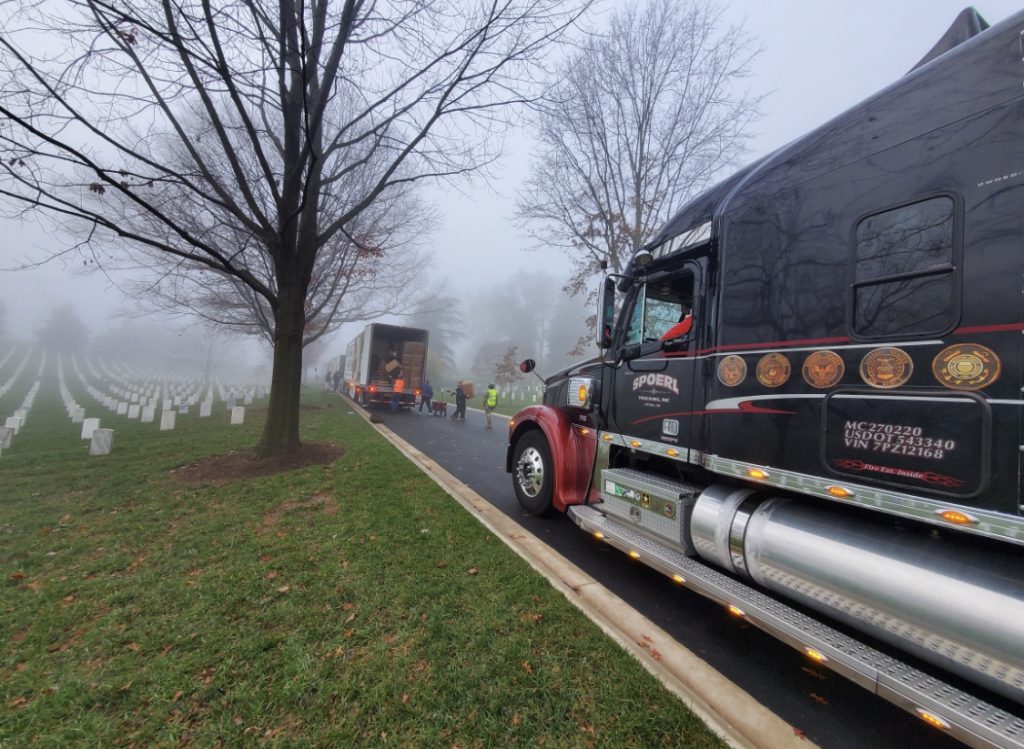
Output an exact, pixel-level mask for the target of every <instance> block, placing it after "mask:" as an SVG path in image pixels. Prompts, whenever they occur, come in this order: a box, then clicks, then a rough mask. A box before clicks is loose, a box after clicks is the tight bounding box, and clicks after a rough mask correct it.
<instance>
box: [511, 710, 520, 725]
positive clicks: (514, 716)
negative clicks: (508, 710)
mask: <svg viewBox="0 0 1024 749" xmlns="http://www.w3.org/2000/svg"><path fill="white" fill-rule="evenodd" d="M522 722H523V716H522V715H520V714H519V713H512V725H514V726H518V725H520V724H522Z"/></svg>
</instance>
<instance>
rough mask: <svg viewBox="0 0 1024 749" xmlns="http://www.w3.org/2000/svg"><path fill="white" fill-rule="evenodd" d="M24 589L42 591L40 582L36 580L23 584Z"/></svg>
mask: <svg viewBox="0 0 1024 749" xmlns="http://www.w3.org/2000/svg"><path fill="white" fill-rule="evenodd" d="M25 587H26V588H28V589H29V590H42V589H43V584H42V583H41V582H39V581H38V580H33V581H32V582H30V583H25Z"/></svg>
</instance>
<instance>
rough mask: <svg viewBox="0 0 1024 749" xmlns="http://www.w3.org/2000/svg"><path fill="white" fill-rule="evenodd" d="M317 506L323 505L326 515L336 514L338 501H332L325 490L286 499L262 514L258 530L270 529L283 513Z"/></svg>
mask: <svg viewBox="0 0 1024 749" xmlns="http://www.w3.org/2000/svg"><path fill="white" fill-rule="evenodd" d="M319 507H323V510H324V512H325V513H326V514H328V515H336V514H337V513H338V503H337V502H335V501H334V497H332V496H331V495H330V494H328V493H327V492H317V493H316V494H314V495H313V496H312V497H310V498H309V499H286V500H285V501H284V502H282V503H281V504H279V505H278V506H277V507H275V508H274V509H273V510H271V511H270V512H268V513H267V514H266V515H264V517H263V522H262V523H260V527H259V529H258V530H259V531H260V532H266V531H268V530H270V529H271V528H273V527H274V526H275V525H277V523H278V521H279V520H280V519H281V518H282V517H284V515H285V513H287V512H291V511H292V510H315V509H317V508H319Z"/></svg>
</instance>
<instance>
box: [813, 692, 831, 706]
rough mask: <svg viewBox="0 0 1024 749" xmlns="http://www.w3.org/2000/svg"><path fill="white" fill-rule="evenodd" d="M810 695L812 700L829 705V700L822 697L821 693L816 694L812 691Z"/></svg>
mask: <svg viewBox="0 0 1024 749" xmlns="http://www.w3.org/2000/svg"><path fill="white" fill-rule="evenodd" d="M810 697H811V699H812V700H814V701H815V702H817V703H818V704H819V705H827V704H828V700H827V699H825V698H824V697H822V696H821V695H820V694H815V693H814V692H811V694H810Z"/></svg>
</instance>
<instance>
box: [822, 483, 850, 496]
mask: <svg viewBox="0 0 1024 749" xmlns="http://www.w3.org/2000/svg"><path fill="white" fill-rule="evenodd" d="M825 491H827V492H828V493H829V494H831V495H832V496H833V497H835V498H836V499H846V498H848V497H852V496H853V492H851V491H850V490H849V489H847V488H846V487H843V486H835V485H833V486H826V487H825Z"/></svg>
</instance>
